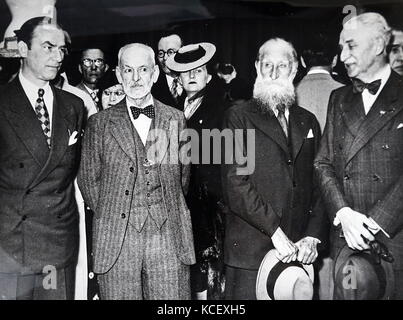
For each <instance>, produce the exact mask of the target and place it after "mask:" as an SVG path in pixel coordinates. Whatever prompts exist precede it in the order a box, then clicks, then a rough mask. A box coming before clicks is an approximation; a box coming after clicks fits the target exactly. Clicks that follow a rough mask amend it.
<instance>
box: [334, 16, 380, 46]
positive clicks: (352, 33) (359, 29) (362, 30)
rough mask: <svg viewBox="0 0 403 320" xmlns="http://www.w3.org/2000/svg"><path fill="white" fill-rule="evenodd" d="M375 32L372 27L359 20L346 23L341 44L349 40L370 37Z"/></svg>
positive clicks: (341, 34)
mask: <svg viewBox="0 0 403 320" xmlns="http://www.w3.org/2000/svg"><path fill="white" fill-rule="evenodd" d="M372 33H373V30H371V28H369V27H367V26H364V25H362V24H361V23H360V22H358V21H357V23H356V24H353V23H351V24H346V25H345V26H344V27H343V30H342V31H341V33H340V39H339V44H341V43H344V42H349V41H357V40H361V39H367V38H369V37H370V36H371V35H372Z"/></svg>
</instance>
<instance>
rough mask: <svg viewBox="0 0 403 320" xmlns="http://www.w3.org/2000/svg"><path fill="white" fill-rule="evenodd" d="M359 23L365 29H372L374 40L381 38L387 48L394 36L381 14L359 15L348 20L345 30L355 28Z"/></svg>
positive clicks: (366, 13) (367, 13) (344, 26)
mask: <svg viewBox="0 0 403 320" xmlns="http://www.w3.org/2000/svg"><path fill="white" fill-rule="evenodd" d="M357 22H358V23H360V24H362V25H363V26H365V27H368V28H371V29H372V30H373V31H374V33H373V38H377V37H379V38H381V39H382V40H383V42H384V44H385V47H386V46H387V45H388V44H389V41H390V38H391V36H392V30H391V28H390V26H389V25H388V23H387V22H386V20H385V18H384V17H383V16H382V15H381V14H379V13H376V12H365V13H362V14H359V15H357V16H354V17H352V18H351V19H350V20H348V21H347V22H346V23H345V24H344V25H343V28H344V29H348V28H354V27H355V24H356V23H357Z"/></svg>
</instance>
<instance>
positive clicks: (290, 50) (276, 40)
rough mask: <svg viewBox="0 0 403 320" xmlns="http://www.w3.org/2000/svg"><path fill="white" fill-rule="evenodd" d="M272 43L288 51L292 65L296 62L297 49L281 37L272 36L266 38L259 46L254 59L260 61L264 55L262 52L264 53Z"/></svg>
mask: <svg viewBox="0 0 403 320" xmlns="http://www.w3.org/2000/svg"><path fill="white" fill-rule="evenodd" d="M272 45H278V46H281V47H283V48H284V49H285V50H286V51H287V52H288V54H289V55H290V56H291V58H292V60H293V63H294V65H295V64H298V56H297V51H295V48H294V46H293V45H292V44H291V43H290V42H288V41H285V40H284V39H282V38H272V39H269V40H267V41H266V42H265V43H263V44H262V46H261V47H260V48H259V52H258V55H257V57H256V61H260V60H261V59H262V57H263V56H264V54H265V53H266V51H267V49H268V47H270V46H272Z"/></svg>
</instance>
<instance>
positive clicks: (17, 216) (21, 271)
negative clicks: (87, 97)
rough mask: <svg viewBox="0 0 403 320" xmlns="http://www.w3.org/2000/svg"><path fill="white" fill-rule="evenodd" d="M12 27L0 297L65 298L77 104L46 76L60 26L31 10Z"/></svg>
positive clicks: (3, 111)
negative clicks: (14, 58) (14, 50)
mask: <svg viewBox="0 0 403 320" xmlns="http://www.w3.org/2000/svg"><path fill="white" fill-rule="evenodd" d="M15 33H16V36H17V39H18V51H19V54H20V56H21V69H20V71H19V74H18V76H17V77H16V78H15V79H14V80H13V81H12V82H10V83H8V84H7V85H5V86H4V87H3V88H2V89H1V93H0V299H12V300H15V299H17V300H20V299H21V300H22V299H23V300H56V299H61V300H64V299H73V298H74V278H75V266H76V261H77V249H78V232H79V228H78V211H77V205H76V201H75V198H74V186H73V181H74V178H75V176H76V172H77V169H78V162H79V154H80V145H81V131H82V123H83V117H84V105H83V102H82V100H81V99H80V98H78V97H76V96H75V95H73V94H71V93H68V92H65V91H62V90H60V89H57V88H56V87H54V86H53V85H52V84H50V83H49V81H51V80H53V79H54V78H55V77H56V75H57V73H58V72H59V70H60V67H61V65H62V62H63V60H64V57H65V55H66V53H67V50H66V37H67V35H66V32H65V31H63V30H62V29H61V28H60V27H59V26H58V25H57V24H55V22H54V21H52V19H51V18H48V17H36V18H32V19H30V20H28V21H27V22H25V23H24V24H23V25H22V26H21V28H20V30H18V31H16V32H15Z"/></svg>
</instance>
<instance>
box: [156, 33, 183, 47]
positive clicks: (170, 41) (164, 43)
mask: <svg viewBox="0 0 403 320" xmlns="http://www.w3.org/2000/svg"><path fill="white" fill-rule="evenodd" d="M180 46H181V39H180V38H179V36H178V35H176V34H173V35H170V36H168V37H165V38H161V40H160V41H159V42H158V49H160V48H167V49H169V48H172V49H179V48H180Z"/></svg>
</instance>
